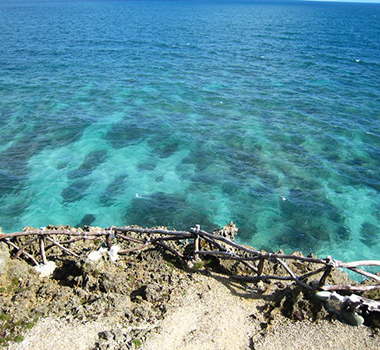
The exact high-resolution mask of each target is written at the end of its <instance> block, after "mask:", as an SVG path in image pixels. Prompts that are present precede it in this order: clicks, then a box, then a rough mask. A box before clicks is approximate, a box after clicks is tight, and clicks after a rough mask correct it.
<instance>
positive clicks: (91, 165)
mask: <svg viewBox="0 0 380 350" xmlns="http://www.w3.org/2000/svg"><path fill="white" fill-rule="evenodd" d="M106 159H107V151H106V150H99V151H93V152H90V153H89V154H88V155H87V156H86V157H85V159H84V160H83V163H82V165H81V166H80V167H79V168H77V169H75V170H73V171H71V172H69V173H68V174H67V177H68V178H69V179H77V178H80V177H85V176H88V175H90V174H91V172H92V171H93V170H94V169H95V168H96V167H98V166H99V165H100V164H102V163H104V162H105V161H106Z"/></svg>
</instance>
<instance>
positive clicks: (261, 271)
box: [257, 257, 265, 277]
mask: <svg viewBox="0 0 380 350" xmlns="http://www.w3.org/2000/svg"><path fill="white" fill-rule="evenodd" d="M264 262H265V259H264V258H263V257H261V258H260V261H259V266H258V267H257V276H258V277H260V276H261V275H262V273H263V269H264Z"/></svg>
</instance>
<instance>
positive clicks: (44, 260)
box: [39, 237, 47, 265]
mask: <svg viewBox="0 0 380 350" xmlns="http://www.w3.org/2000/svg"><path fill="white" fill-rule="evenodd" d="M39 240H40V254H41V258H42V262H43V263H44V265H46V264H47V259H46V254H45V244H44V238H43V237H39Z"/></svg>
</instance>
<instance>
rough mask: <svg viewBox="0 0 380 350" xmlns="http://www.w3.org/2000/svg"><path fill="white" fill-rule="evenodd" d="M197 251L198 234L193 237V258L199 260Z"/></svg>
mask: <svg viewBox="0 0 380 350" xmlns="http://www.w3.org/2000/svg"><path fill="white" fill-rule="evenodd" d="M198 251H199V236H198V235H195V237H194V260H195V261H199V260H200V259H199V254H198V253H197V252H198Z"/></svg>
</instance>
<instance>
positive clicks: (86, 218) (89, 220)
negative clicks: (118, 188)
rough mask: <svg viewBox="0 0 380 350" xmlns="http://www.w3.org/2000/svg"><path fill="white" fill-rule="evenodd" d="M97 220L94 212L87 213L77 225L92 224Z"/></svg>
mask: <svg viewBox="0 0 380 350" xmlns="http://www.w3.org/2000/svg"><path fill="white" fill-rule="evenodd" d="M95 220H96V216H95V215H92V214H86V215H84V216H83V218H82V220H81V221H80V223H79V224H78V225H76V226H77V227H83V226H90V225H91V224H92V223H93V222H94V221H95Z"/></svg>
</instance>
